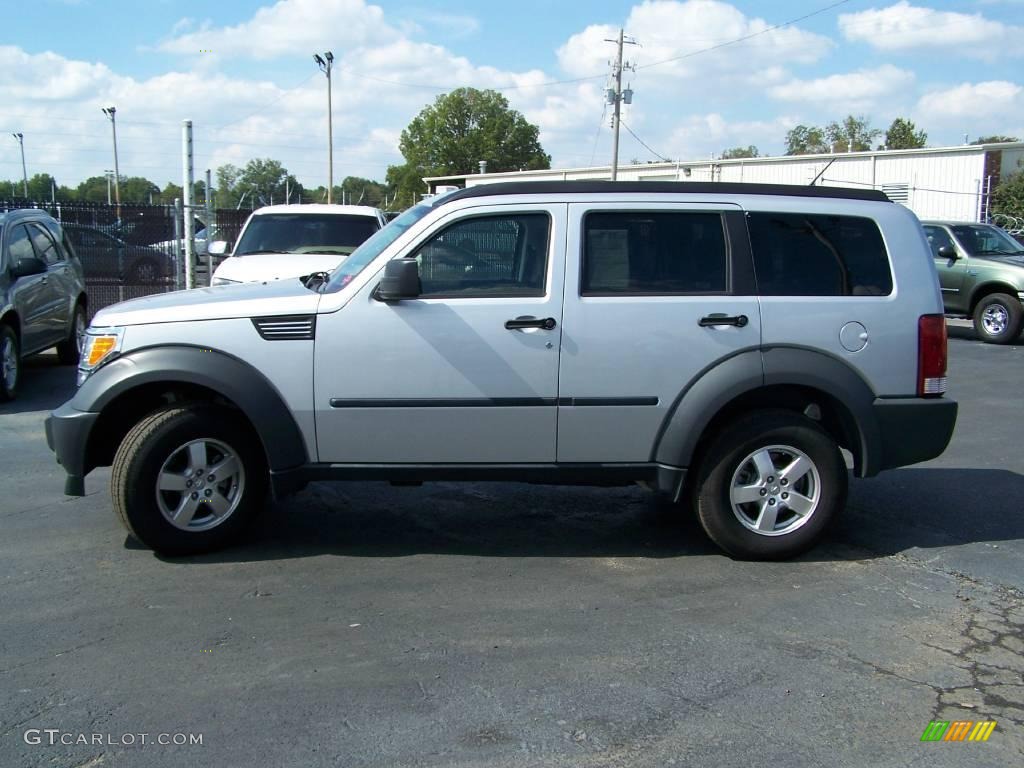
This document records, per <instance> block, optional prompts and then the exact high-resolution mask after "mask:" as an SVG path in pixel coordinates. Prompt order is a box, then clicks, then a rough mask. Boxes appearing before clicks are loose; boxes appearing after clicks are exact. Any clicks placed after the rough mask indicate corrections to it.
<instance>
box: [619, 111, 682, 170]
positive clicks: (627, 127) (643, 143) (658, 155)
mask: <svg viewBox="0 0 1024 768" xmlns="http://www.w3.org/2000/svg"><path fill="white" fill-rule="evenodd" d="M622 127H623V128H625V129H626V130H627V131H629V135H630V136H632V137H633V138H634V139H636V140H637V141H639V142H640V143H641V144H642V145H643V147H644V149H646V150H647V151H648V152H650V153H651V154H652V155H654V156H655V157H656V158H658V159H659V160H663V161H664V162H666V163H671V162H672V160H671V159H670V158H667V157H665V156H664V155H662V154H660V153H658V152H655V151H654V150H653V149H651V148H650V147H649V146H647V144H646V143H645V142H644V140H643V139H641V138H640V137H639V136H637V135H636V134H635V133H633V129H632V128H630V127H629V126H628V125H626V121H625V120H623V121H622Z"/></svg>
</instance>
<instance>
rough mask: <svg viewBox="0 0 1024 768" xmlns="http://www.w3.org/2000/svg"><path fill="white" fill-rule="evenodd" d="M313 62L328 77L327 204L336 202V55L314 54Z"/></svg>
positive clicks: (329, 53) (328, 53)
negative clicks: (333, 92) (333, 98)
mask: <svg viewBox="0 0 1024 768" xmlns="http://www.w3.org/2000/svg"><path fill="white" fill-rule="evenodd" d="M313 61H315V62H316V63H317V66H318V67H320V71H321V72H323V73H324V74H325V75H327V202H328V203H332V202H334V126H333V125H332V119H333V118H332V112H333V110H332V109H331V68H332V67H333V65H334V54H333V53H331V52H330V51H327V52H326V53H325V54H324V55H323V58H321V57H320V54H319V53H314V54H313Z"/></svg>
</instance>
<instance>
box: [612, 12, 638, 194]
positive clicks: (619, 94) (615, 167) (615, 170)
mask: <svg viewBox="0 0 1024 768" xmlns="http://www.w3.org/2000/svg"><path fill="white" fill-rule="evenodd" d="M605 42H606V43H615V44H616V48H617V53H616V57H615V63H614V64H612V75H613V76H614V77H615V88H614V89H610V90H609V91H608V103H609V104H613V105H614V106H615V110H614V112H613V114H612V128H613V129H614V133H613V134H612V181H615V180H617V179H618V178H619V123H620V122H621V107H622V103H623V101H625V103H626V104H632V103H633V91H631V90H630V89H628V88H627V89H626V91H625V92H623V90H622V69H623V67H624V66H625V67H626V68H629V66H630V65H629V64H628V63H627V64H625V65H624V64H623V63H622V46H623V45H637V42H636V40H631V39H628V38H627V37H626V36H625V35H624V34H623V31H622V28H621V27H620V28H619V36H618V38H617V39H615V40H610V39H608V38H605Z"/></svg>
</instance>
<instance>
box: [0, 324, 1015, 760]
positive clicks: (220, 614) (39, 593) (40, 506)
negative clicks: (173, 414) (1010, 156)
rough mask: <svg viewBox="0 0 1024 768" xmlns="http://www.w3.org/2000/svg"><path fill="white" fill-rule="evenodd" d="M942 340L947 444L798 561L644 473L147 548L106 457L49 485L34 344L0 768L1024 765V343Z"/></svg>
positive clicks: (317, 516)
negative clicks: (720, 540) (720, 528)
mask: <svg viewBox="0 0 1024 768" xmlns="http://www.w3.org/2000/svg"><path fill="white" fill-rule="evenodd" d="M950 332H951V340H950V389H951V393H952V395H953V396H954V397H955V398H956V399H958V400H959V401H960V406H961V410H960V418H959V422H958V425H957V430H956V434H955V436H954V439H953V443H952V445H951V446H950V448H949V449H948V450H947V452H946V453H945V454H944V455H943V456H942V457H940V458H939V459H937V460H935V461H933V462H929V463H928V464H924V465H918V466H915V467H911V468H906V469H902V470H897V471H892V472H888V473H884V474H883V475H881V476H879V477H877V478H873V479H871V480H859V481H853V482H852V483H851V496H850V504H849V507H848V509H847V511H846V514H845V516H844V518H843V519H842V522H841V524H840V525H839V526H838V528H837V530H836V531H835V532H834V534H833V535H832V536H831V537H830V538H829V540H828V541H827V543H825V544H824V545H823V546H821V547H819V548H818V549H816V550H815V551H814V552H812V553H811V554H809V555H807V556H805V557H803V558H800V559H799V560H796V561H793V562H786V563H748V562H738V561H734V560H731V559H729V558H728V557H726V556H724V555H722V554H720V553H719V551H718V550H716V549H715V548H714V547H713V546H712V545H711V544H710V543H708V541H707V540H706V539H705V538H704V536H703V534H702V533H701V531H700V529H699V527H698V525H697V524H696V522H695V521H693V520H691V519H690V518H689V517H688V516H686V515H684V514H680V513H679V512H678V511H677V510H674V509H672V508H670V507H669V506H667V505H665V504H663V503H659V502H658V501H657V500H656V498H655V497H653V496H651V495H649V494H647V493H646V492H644V491H643V490H641V489H639V488H635V489H634V488H628V489H612V490H598V489H586V488H555V487H541V486H528V485H517V484H484V483H480V484H472V485H457V484H449V483H435V484H429V485H425V486H423V487H421V488H395V487H391V486H389V485H387V484H384V483H360V484H350V485H328V484H315V485H313V486H311V487H310V488H309V489H307V490H306V491H304V492H303V493H302V494H301V495H299V496H297V497H295V498H293V499H291V500H289V501H288V502H287V503H284V504H279V505H276V506H274V507H271V508H270V509H269V510H268V512H267V514H266V515H265V516H264V518H263V519H262V520H261V521H260V524H259V525H258V526H257V529H256V530H255V531H254V532H253V533H252V535H251V536H250V538H249V540H248V541H247V542H246V543H245V544H244V545H243V546H241V547H238V548H235V549H232V550H230V551H227V552H223V553H220V554H217V555H211V556H204V557H195V558H188V559H183V560H174V561H171V560H164V559H161V558H159V557H156V556H154V555H153V554H152V553H151V552H149V551H147V550H144V549H141V548H139V547H137V546H136V545H134V544H133V543H132V542H131V541H130V540H128V539H127V538H126V536H125V534H124V531H123V529H122V528H121V527H120V524H119V523H118V521H117V520H116V519H115V516H114V514H113V512H112V511H111V508H110V502H109V497H108V491H107V482H108V479H109V470H102V471H97V472H94V473H93V474H92V475H90V476H89V477H88V478H87V480H86V490H87V493H88V495H87V496H86V497H85V498H82V499H68V498H66V497H64V496H63V495H62V493H61V491H62V483H63V474H62V472H61V471H60V469H59V467H57V466H56V465H55V464H54V462H53V458H52V455H51V454H50V452H49V451H48V449H47V447H46V444H45V440H44V437H43V418H44V416H45V415H46V413H47V412H48V411H49V410H50V409H52V408H53V407H55V406H57V405H58V404H60V403H61V402H63V400H65V399H66V398H67V397H68V396H69V395H70V393H71V392H72V389H73V379H74V375H73V372H72V371H71V370H70V369H67V368H61V367H58V366H57V365H56V360H55V358H54V357H53V356H50V355H47V356H43V357H41V358H38V359H36V360H34V361H32V362H31V363H30V364H29V365H28V367H27V370H26V375H25V379H24V383H23V391H24V394H23V396H22V397H21V398H20V399H19V400H18V401H16V402H15V403H11V404H5V405H2V406H0V466H2V468H3V469H2V473H0V625H2V626H0V692H2V693H0V765H2V766H51V765H61V766H82V767H84V766H90V767H92V766H100V765H102V766H111V765H132V766H164V765H185V764H188V765H211V766H213V765H216V766H264V765H266V766H285V765H288V766H291V765H295V766H321V765H323V766H327V765H331V766H346V767H348V766H371V765H373V766H377V765H381V766H449V765H451V766H506V765H508V766H513V765H514V766H520V765H530V766H532V765H544V766H549V765H550V766H562V765H582V766H667V765H680V766H681V765H697V764H699V765H714V766H751V765H768V764H774V765H782V766H803V765H829V766H858V767H859V766H867V765H871V766H888V765H893V766H896V765H899V766H904V765H928V766H945V765H950V766H953V765H956V766H960V765H990V766H1008V765H1014V764H1016V765H1020V764H1021V763H1022V757H1024V476H1022V472H1024V456H1022V450H1021V433H1022V426H1024V417H1022V410H1021V394H1020V392H1021V386H1022V385H1021V382H1024V342H1018V343H1017V344H1016V345H1011V346H1007V347H996V346H990V345H983V344H980V343H978V342H977V341H976V340H975V339H974V334H973V331H971V330H970V329H969V327H968V326H966V325H965V324H963V323H958V324H954V325H953V327H951V331H950ZM932 720H948V721H957V720H964V721H966V720H969V721H975V722H978V721H987V720H995V721H996V722H997V726H996V729H995V731H994V732H993V733H992V735H991V737H990V738H989V740H988V741H987V742H985V743H973V742H964V743H946V742H939V743H922V742H921V740H920V739H921V735H922V732H923V731H924V729H925V727H926V726H927V725H928V723H929V722H930V721H932ZM44 729H56V731H55V732H54V734H53V737H54V738H53V739H52V740H55V741H56V742H57V743H55V744H53V745H51V744H50V743H49V741H48V739H49V738H50V737H49V735H48V734H47V733H46V732H45V731H44ZM27 732H28V739H26V733H27ZM79 734H85V735H86V736H87V737H88V739H94V737H93V736H92V735H93V734H99V735H101V739H102V743H86V744H81V743H71V744H61V743H60V742H61V741H62V740H63V741H75V740H78V741H81V739H79ZM140 734H147V735H148V736H147V740H155V739H156V738H157V737H158V735H160V734H169V735H176V734H186V735H188V736H194V735H196V734H199V735H201V738H202V744H201V745H199V744H191V745H189V744H185V745H175V744H169V745H162V744H154V743H147V744H142V743H140V742H141V739H140V736H139V735H140ZM33 736H36V737H37V738H38V739H39V740H40V741H41V742H42V743H38V744H35V743H27V741H32V740H34V739H33ZM128 736H131V737H132V738H131V740H129V739H128V738H127V737H128ZM131 742H134V743H131Z"/></svg>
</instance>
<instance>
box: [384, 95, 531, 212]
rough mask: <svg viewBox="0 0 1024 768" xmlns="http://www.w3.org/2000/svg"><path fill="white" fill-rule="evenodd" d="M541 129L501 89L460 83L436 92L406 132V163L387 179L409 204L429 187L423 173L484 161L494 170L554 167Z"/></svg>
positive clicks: (466, 168) (466, 169)
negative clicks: (483, 88) (515, 106)
mask: <svg viewBox="0 0 1024 768" xmlns="http://www.w3.org/2000/svg"><path fill="white" fill-rule="evenodd" d="M539 133H540V130H539V129H538V128H537V126H536V125H533V124H532V123H529V122H528V121H527V120H526V118H525V117H523V116H522V114H520V113H519V112H517V111H516V110H514V109H511V108H510V107H509V104H508V99H506V98H505V97H504V96H502V95H501V94H500V93H498V92H497V91H492V90H484V91H481V90H477V89H476V88H458V89H456V90H454V91H452V92H451V93H448V94H443V95H441V96H438V97H437V99H436V100H435V101H434V103H433V104H431V105H430V106H427V107H425V108H424V109H423V110H422V111H421V112H420V113H419V114H418V115H417V116H416V117H415V118H413V120H412V122H410V123H409V125H408V126H407V127H406V128H405V130H403V131H402V136H401V140H400V142H399V145H398V146H399V149H400V150H401V152H402V156H403V157H404V158H405V164H404V166H391V167H389V168H388V176H387V182H388V184H389V185H390V186H394V187H396V191H397V193H398V195H399V199H400V200H402V201H403V204H406V205H408V204H409V202H407V201H410V200H412V199H413V198H414V196H415V195H417V194H423V193H424V192H426V189H425V188H424V187H423V183H422V181H421V179H422V177H423V176H443V175H448V174H462V173H474V172H475V171H476V170H477V168H478V163H479V162H480V161H481V160H486V161H487V169H488V170H489V171H492V172H501V171H515V170H519V169H526V170H535V169H544V168H550V167H551V156H550V155H548V154H547V153H546V152H545V151H544V148H543V147H542V146H541V145H540V140H539V138H538V137H539ZM394 180H399V181H400V182H401V183H400V184H396V183H395V182H394Z"/></svg>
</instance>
